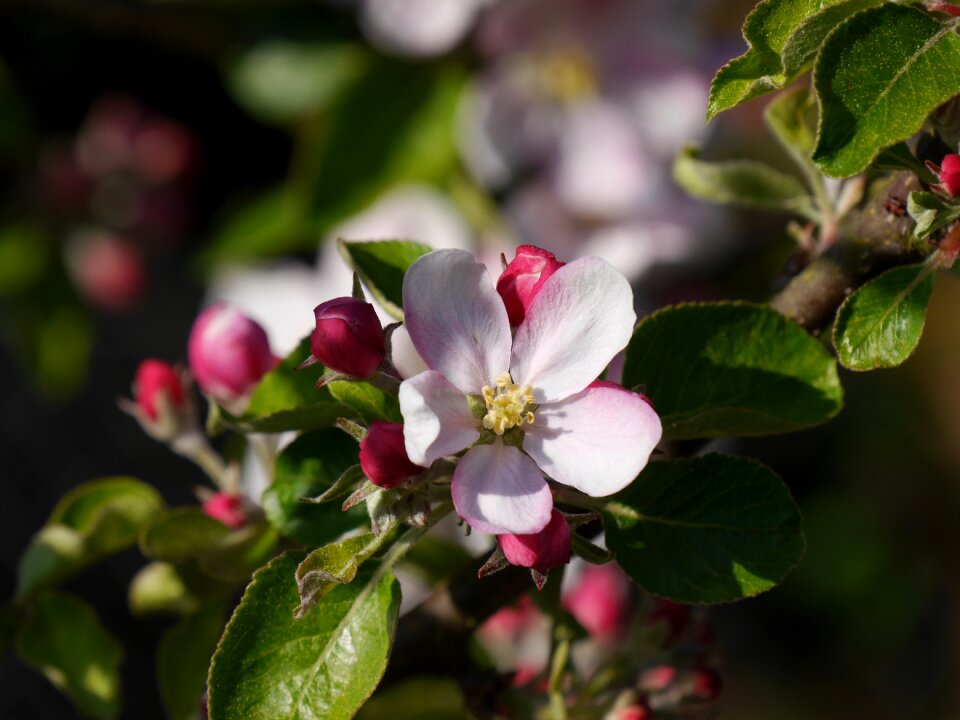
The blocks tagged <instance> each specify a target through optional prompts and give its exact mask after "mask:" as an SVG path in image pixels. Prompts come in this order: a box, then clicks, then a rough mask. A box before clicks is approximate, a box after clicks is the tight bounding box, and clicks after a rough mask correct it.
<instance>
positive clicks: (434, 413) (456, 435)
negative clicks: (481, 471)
mask: <svg viewBox="0 0 960 720" xmlns="http://www.w3.org/2000/svg"><path fill="white" fill-rule="evenodd" d="M400 413H401V414H402V415H403V437H404V442H405V445H406V448H407V455H408V456H409V457H410V460H411V462H413V463H414V464H416V465H422V466H423V467H430V464H431V463H432V462H433V461H434V460H436V459H437V458H441V457H443V456H444V455H451V454H452V453H456V452H460V451H461V450H463V449H464V448H465V447H469V446H470V445H472V444H473V443H475V442H476V441H477V440H478V439H479V438H480V429H479V428H480V422H479V421H478V420H477V419H476V418H475V417H474V416H473V413H471V412H470V406H469V405H467V398H466V397H465V396H464V394H463V393H462V392H461V391H460V390H458V389H457V388H455V387H454V386H453V385H451V384H450V383H449V382H448V381H447V379H446V378H445V377H444V376H443V375H441V374H440V373H438V372H436V371H435V370H427V371H426V372H422V373H420V374H419V375H414V376H413V377H412V378H410V379H409V380H404V381H403V382H402V383H401V384H400Z"/></svg>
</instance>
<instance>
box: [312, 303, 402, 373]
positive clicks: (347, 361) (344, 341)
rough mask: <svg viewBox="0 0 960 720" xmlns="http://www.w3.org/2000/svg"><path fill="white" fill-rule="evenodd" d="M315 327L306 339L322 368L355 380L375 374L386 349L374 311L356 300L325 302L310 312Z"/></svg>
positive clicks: (370, 306)
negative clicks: (350, 376) (314, 319)
mask: <svg viewBox="0 0 960 720" xmlns="http://www.w3.org/2000/svg"><path fill="white" fill-rule="evenodd" d="M313 314H314V317H315V318H316V322H317V326H316V329H315V330H314V331H313V334H312V335H311V337H310V352H311V353H312V354H313V357H315V358H316V359H317V360H319V361H320V362H321V363H323V364H324V365H325V366H326V367H328V368H330V369H331V370H335V371H336V372H341V373H346V374H347V375H353V376H355V377H360V378H366V377H370V376H371V375H373V373H375V372H376V371H377V368H378V367H380V364H381V363H382V362H383V359H384V358H385V357H386V354H387V349H386V345H385V344H384V341H383V327H382V326H381V325H380V319H379V318H378V317H377V311H376V310H375V309H374V308H373V305H371V304H370V303H368V302H364V301H363V300H360V299H359V298H354V297H340V298H334V299H333V300H327V301H326V302H325V303H321V304H320V305H317V307H316V308H314V310H313Z"/></svg>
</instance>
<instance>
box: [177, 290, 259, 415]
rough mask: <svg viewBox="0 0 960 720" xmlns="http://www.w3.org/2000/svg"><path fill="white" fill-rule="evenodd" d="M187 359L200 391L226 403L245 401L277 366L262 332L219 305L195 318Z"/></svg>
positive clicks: (232, 311)
mask: <svg viewBox="0 0 960 720" xmlns="http://www.w3.org/2000/svg"><path fill="white" fill-rule="evenodd" d="M188 357H189V359H190V371H191V372H192V373H193V377H194V378H195V379H196V381H197V385H199V386H200V389H201V390H203V392H205V393H206V394H207V395H210V396H211V397H212V398H214V399H216V400H217V401H219V402H222V403H225V404H236V403H237V402H238V401H242V400H243V399H245V398H246V397H247V396H248V395H249V394H250V393H251V392H252V391H253V389H254V388H255V387H256V385H257V383H258V382H260V378H262V377H263V376H264V374H265V373H267V372H268V371H270V370H271V369H273V367H274V366H275V365H276V364H277V359H276V357H274V355H273V353H272V352H271V351H270V341H269V340H268V339H267V333H266V332H265V331H264V329H263V328H262V327H260V325H258V324H257V323H256V322H255V321H253V320H251V319H250V318H249V317H247V316H246V315H244V314H243V313H241V312H240V311H239V310H237V309H236V308H233V307H230V306H227V305H224V304H222V303H218V304H216V305H211V306H210V307H209V308H207V309H206V310H204V311H203V312H202V313H200V315H199V316H198V317H197V319H196V322H194V324H193V329H192V330H191V331H190V342H189V346H188Z"/></svg>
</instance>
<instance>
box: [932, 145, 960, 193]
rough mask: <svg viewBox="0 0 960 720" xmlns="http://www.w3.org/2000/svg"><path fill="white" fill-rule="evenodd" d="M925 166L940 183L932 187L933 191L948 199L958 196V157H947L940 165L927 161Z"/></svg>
mask: <svg viewBox="0 0 960 720" xmlns="http://www.w3.org/2000/svg"><path fill="white" fill-rule="evenodd" d="M926 165H927V168H928V169H929V170H930V171H931V172H932V173H933V174H934V175H936V176H937V180H939V181H940V184H939V185H933V186H932V187H933V188H934V189H935V190H939V191H940V192H942V193H943V194H945V195H949V196H950V197H957V196H958V195H960V155H947V156H946V157H945V158H943V161H942V162H941V163H940V165H936V164H935V163H932V162H930V161H927V163H926Z"/></svg>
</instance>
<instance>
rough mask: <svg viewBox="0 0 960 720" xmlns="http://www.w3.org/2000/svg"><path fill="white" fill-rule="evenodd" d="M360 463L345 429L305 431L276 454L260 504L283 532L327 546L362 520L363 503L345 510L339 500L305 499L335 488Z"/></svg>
mask: <svg viewBox="0 0 960 720" xmlns="http://www.w3.org/2000/svg"><path fill="white" fill-rule="evenodd" d="M356 463H357V444H356V443H355V442H354V441H353V440H352V439H351V438H350V437H349V436H348V435H347V434H346V433H344V432H343V431H342V430H337V429H327V430H316V431H314V432H309V433H304V434H303V435H301V436H300V437H298V438H297V439H296V440H294V441H293V442H292V443H290V445H289V446H287V447H286V448H284V450H283V452H282V453H280V455H279V456H278V457H277V463H276V470H275V478H274V481H273V484H272V485H271V486H270V487H269V488H267V489H266V490H265V491H264V493H263V497H262V498H261V500H260V504H261V505H262V506H263V512H264V513H265V514H266V516H267V519H268V520H269V521H270V523H271V524H272V525H273V526H274V527H275V528H276V529H277V530H278V531H279V532H280V533H281V534H282V535H284V536H286V537H290V538H294V539H295V540H299V541H300V542H303V543H306V544H307V545H323V544H325V543H328V542H330V541H331V540H333V539H334V538H336V537H337V536H338V535H342V534H343V533H344V532H346V531H347V530H351V529H353V528H355V527H358V526H360V525H362V524H364V523H365V522H366V520H367V516H366V512H365V510H364V508H363V507H360V506H358V507H357V508H352V509H351V510H348V511H347V512H343V511H341V509H340V506H339V505H338V504H337V503H324V504H313V503H304V502H301V500H302V499H303V498H311V497H314V496H317V495H320V494H322V493H323V492H325V491H327V490H329V489H330V488H332V487H333V486H334V485H335V484H336V482H337V480H339V478H340V476H341V475H343V473H344V472H345V471H346V470H348V469H349V468H351V467H352V466H354V465H356Z"/></svg>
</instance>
